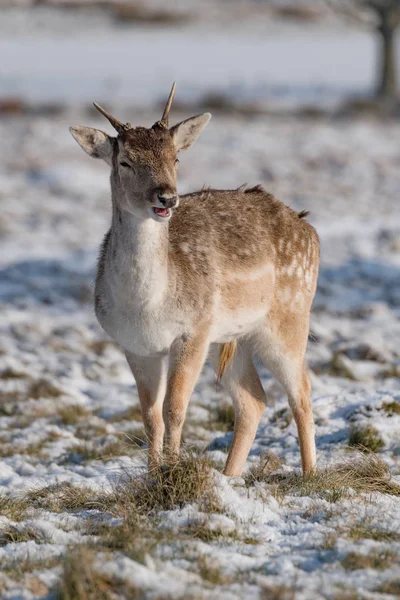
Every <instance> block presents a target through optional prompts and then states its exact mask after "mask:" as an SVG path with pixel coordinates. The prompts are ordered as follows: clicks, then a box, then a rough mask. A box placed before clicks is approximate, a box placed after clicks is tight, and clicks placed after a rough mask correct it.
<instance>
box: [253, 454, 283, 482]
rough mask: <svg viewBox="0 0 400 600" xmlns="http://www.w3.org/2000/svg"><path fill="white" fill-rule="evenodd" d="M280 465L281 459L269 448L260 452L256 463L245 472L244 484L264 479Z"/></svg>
mask: <svg viewBox="0 0 400 600" xmlns="http://www.w3.org/2000/svg"><path fill="white" fill-rule="evenodd" d="M281 466H282V459H281V458H280V457H279V456H278V455H277V454H275V453H274V452H272V451H271V450H267V451H266V452H264V453H262V454H260V458H259V461H258V464H256V465H253V466H252V467H251V468H250V469H249V471H248V472H247V474H246V477H245V481H246V484H247V485H252V484H254V482H256V481H264V480H265V478H266V477H268V476H269V475H270V474H271V473H273V472H274V471H277V470H278V469H279V468H280V467H281Z"/></svg>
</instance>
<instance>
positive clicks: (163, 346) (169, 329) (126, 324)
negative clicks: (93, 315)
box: [97, 309, 181, 356]
mask: <svg viewBox="0 0 400 600" xmlns="http://www.w3.org/2000/svg"><path fill="white" fill-rule="evenodd" d="M97 318H98V320H99V322H100V324H101V326H102V327H103V329H104V330H105V331H106V332H107V333H108V334H109V335H110V336H111V337H112V338H113V339H114V340H115V341H116V342H117V343H118V344H120V345H121V346H122V347H123V348H125V350H128V351H129V352H132V353H133V354H136V355H138V356H149V355H152V354H159V353H167V352H168V350H169V348H170V346H171V344H172V343H173V341H174V340H175V339H176V338H177V337H178V336H179V335H180V334H181V331H180V329H181V328H180V327H179V324H178V323H174V322H170V321H166V319H165V316H164V318H163V317H162V316H161V315H160V314H157V313H151V314H145V313H138V312H133V311H131V312H129V313H127V312H123V311H121V310H120V309H119V310H118V309H113V310H110V311H108V312H107V313H106V314H104V313H98V314H97Z"/></svg>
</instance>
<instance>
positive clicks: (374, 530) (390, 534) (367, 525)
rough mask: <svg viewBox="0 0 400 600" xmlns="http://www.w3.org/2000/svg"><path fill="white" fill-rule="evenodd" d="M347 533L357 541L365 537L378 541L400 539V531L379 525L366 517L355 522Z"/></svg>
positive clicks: (396, 540) (395, 540)
mask: <svg viewBox="0 0 400 600" xmlns="http://www.w3.org/2000/svg"><path fill="white" fill-rule="evenodd" d="M347 535H348V537H349V538H350V539H351V540H353V541H355V542H357V541H359V540H365V539H369V540H375V541H376V542H390V541H393V542H398V541H400V531H393V530H390V529H383V528H382V527H377V526H376V525H374V524H373V523H372V522H371V521H370V520H366V519H363V520H362V521H359V522H358V523H355V524H353V525H352V526H351V527H350V529H349V530H348V533H347Z"/></svg>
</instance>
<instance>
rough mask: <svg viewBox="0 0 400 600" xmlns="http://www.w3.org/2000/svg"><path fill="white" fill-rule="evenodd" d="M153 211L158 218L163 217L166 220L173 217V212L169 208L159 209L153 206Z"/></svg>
mask: <svg viewBox="0 0 400 600" xmlns="http://www.w3.org/2000/svg"><path fill="white" fill-rule="evenodd" d="M153 211H154V213H155V214H156V215H157V217H163V218H164V219H166V218H168V217H170V216H171V211H170V209H169V208H158V207H156V206H153Z"/></svg>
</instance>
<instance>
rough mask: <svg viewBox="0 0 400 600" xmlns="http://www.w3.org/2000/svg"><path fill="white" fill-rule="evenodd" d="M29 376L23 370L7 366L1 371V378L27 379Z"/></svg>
mask: <svg viewBox="0 0 400 600" xmlns="http://www.w3.org/2000/svg"><path fill="white" fill-rule="evenodd" d="M26 377H27V374H26V373H23V372H22V371H16V370H15V369H13V368H12V367H7V368H6V369H4V370H3V371H1V372H0V379H4V380H7V379H25V378H26Z"/></svg>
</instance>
